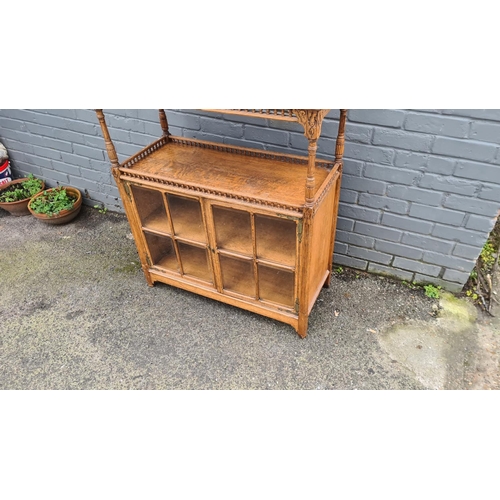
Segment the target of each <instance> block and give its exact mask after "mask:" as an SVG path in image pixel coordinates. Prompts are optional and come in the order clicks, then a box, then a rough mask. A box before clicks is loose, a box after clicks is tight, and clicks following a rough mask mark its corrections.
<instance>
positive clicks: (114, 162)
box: [95, 109, 120, 169]
mask: <svg viewBox="0 0 500 500" xmlns="http://www.w3.org/2000/svg"><path fill="white" fill-rule="evenodd" d="M95 112H96V115H97V119H98V120H99V124H100V125H101V130H102V135H103V136H104V142H105V144H106V151H107V153H108V158H109V161H110V162H111V166H112V167H113V169H116V168H118V166H119V165H120V164H119V162H118V156H117V154H116V149H115V146H114V144H113V141H112V140H111V136H110V135H109V130H108V126H107V125H106V119H105V118H104V113H103V112H102V109H96V110H95Z"/></svg>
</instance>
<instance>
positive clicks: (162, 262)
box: [144, 232, 180, 272]
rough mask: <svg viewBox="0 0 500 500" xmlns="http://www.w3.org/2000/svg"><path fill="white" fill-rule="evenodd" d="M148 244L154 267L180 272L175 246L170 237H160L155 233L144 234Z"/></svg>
mask: <svg viewBox="0 0 500 500" xmlns="http://www.w3.org/2000/svg"><path fill="white" fill-rule="evenodd" d="M144 236H146V243H147V245H148V248H149V254H150V255H151V259H152V261H153V262H152V264H153V265H154V266H158V267H163V268H165V269H170V270H171V271H177V272H180V269H179V265H178V263H177V256H176V255H175V249H174V245H173V244H172V240H171V239H170V238H169V237H168V236H158V235H157V234H153V233H146V232H145V233H144Z"/></svg>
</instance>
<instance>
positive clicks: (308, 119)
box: [293, 109, 330, 141]
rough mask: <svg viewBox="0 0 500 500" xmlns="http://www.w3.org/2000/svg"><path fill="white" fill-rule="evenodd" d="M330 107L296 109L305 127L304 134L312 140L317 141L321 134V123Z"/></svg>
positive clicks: (298, 117) (298, 119)
mask: <svg viewBox="0 0 500 500" xmlns="http://www.w3.org/2000/svg"><path fill="white" fill-rule="evenodd" d="M328 111H330V110H329V109H294V110H293V112H294V113H295V115H296V116H297V121H298V122H299V123H300V124H301V125H302V126H303V127H304V135H305V136H306V137H307V138H308V139H309V140H310V141H317V140H318V139H319V136H320V135H321V124H322V123H323V118H324V117H325V116H326V115H327V114H328Z"/></svg>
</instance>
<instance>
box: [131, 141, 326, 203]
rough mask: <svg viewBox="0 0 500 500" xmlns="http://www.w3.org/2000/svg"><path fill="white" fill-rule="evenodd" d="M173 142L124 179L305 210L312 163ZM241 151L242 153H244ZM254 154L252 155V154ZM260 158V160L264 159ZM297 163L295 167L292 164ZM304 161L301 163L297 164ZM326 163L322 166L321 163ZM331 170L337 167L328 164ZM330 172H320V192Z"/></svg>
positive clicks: (317, 172) (133, 164)
mask: <svg viewBox="0 0 500 500" xmlns="http://www.w3.org/2000/svg"><path fill="white" fill-rule="evenodd" d="M172 139H174V140H173V141H172V142H168V143H167V144H165V145H164V146H163V147H161V148H159V149H156V150H155V151H153V152H150V153H149V154H147V155H146V156H144V157H142V158H141V159H139V160H138V161H136V162H131V161H127V162H125V163H124V164H122V167H121V170H122V172H123V173H127V172H130V173H132V174H134V173H135V174H141V175H146V176H148V175H149V176H151V178H152V180H155V179H159V180H165V181H167V182H169V181H170V182H173V183H175V184H176V185H181V186H182V185H185V187H191V186H194V187H197V188H201V189H207V190H216V191H218V192H221V193H228V194H231V195H236V196H239V197H249V198H254V199H257V200H272V201H274V202H276V203H279V204H284V205H289V206H292V207H302V206H303V205H304V200H305V193H304V185H305V181H306V175H307V159H304V158H300V157H292V156H288V155H279V156H276V157H275V158H272V154H271V153H269V156H271V158H264V157H261V156H265V155H266V154H267V152H266V151H257V152H256V155H255V156H253V155H252V154H251V153H242V151H245V150H243V149H242V148H231V147H228V149H233V151H234V152H228V151H221V150H220V149H217V148H213V149H212V148H210V147H205V145H206V144H209V145H210V143H203V142H202V141H197V142H195V144H197V146H192V145H190V144H186V142H191V143H192V142H194V141H184V140H182V139H181V138H180V140H179V141H178V142H177V141H176V140H175V139H176V138H172ZM238 151H239V152H238ZM247 151H248V150H247ZM259 155H260V156H259ZM286 158H291V159H292V160H291V161H286ZM293 158H296V159H297V160H295V161H300V163H301V164H300V163H296V162H295V161H293ZM318 163H321V162H318ZM323 163H324V165H325V167H326V166H327V165H328V166H330V167H331V166H332V164H331V163H328V162H323ZM328 173H329V170H328V169H327V168H322V167H319V166H316V167H315V191H317V190H318V189H319V188H320V186H321V185H322V183H323V182H324V180H325V179H326V177H327V176H328Z"/></svg>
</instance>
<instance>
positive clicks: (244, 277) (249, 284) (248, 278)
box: [219, 255, 255, 299]
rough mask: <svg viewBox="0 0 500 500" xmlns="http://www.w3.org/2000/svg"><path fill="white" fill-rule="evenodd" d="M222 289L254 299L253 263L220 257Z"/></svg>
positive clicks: (224, 256)
mask: <svg viewBox="0 0 500 500" xmlns="http://www.w3.org/2000/svg"><path fill="white" fill-rule="evenodd" d="M219 259H220V266H221V270H222V287H223V288H224V290H228V291H230V292H236V293H240V294H242V295H246V296H248V297H252V298H254V299H255V277H254V273H253V262H252V261H251V260H242V259H235V258H232V257H228V256H226V255H220V256H219Z"/></svg>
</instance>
